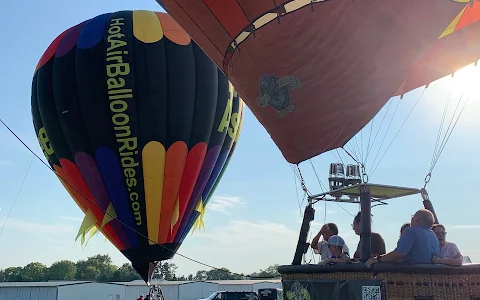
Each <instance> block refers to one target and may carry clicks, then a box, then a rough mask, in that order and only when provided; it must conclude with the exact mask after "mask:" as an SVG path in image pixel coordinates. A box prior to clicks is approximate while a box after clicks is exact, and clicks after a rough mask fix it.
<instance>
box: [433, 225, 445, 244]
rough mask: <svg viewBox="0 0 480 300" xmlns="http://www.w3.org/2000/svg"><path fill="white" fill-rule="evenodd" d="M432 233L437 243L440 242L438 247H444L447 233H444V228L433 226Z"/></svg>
mask: <svg viewBox="0 0 480 300" xmlns="http://www.w3.org/2000/svg"><path fill="white" fill-rule="evenodd" d="M432 231H433V233H435V235H436V236H437V239H438V241H439V242H440V246H443V245H445V242H446V237H447V232H446V231H445V226H443V225H442V224H435V225H433V227H432Z"/></svg>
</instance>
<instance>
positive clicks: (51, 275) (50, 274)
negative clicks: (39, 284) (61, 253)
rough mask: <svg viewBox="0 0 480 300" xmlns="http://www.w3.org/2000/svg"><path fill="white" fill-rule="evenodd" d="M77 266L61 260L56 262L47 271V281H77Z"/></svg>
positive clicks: (71, 262)
mask: <svg viewBox="0 0 480 300" xmlns="http://www.w3.org/2000/svg"><path fill="white" fill-rule="evenodd" d="M76 276H77V266H76V265H75V263H74V262H73V261H69V260H61V261H56V262H54V263H53V264H52V265H51V266H50V268H48V270H47V274H46V280H75V279H76Z"/></svg>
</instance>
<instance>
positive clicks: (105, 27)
mask: <svg viewBox="0 0 480 300" xmlns="http://www.w3.org/2000/svg"><path fill="white" fill-rule="evenodd" d="M32 115H33V123H34V127H35V132H36V133H37V137H38V140H39V143H40V145H41V147H42V150H43V152H44V154H45V156H46V158H47V159H48V162H49V163H50V165H51V166H52V168H54V169H55V171H56V173H57V175H58V177H59V179H60V181H61V182H62V183H63V185H64V186H65V188H66V190H67V191H68V192H69V193H70V195H71V196H72V197H73V199H74V200H75V202H76V203H77V204H78V206H79V207H80V208H81V209H82V211H83V212H84V213H85V214H86V219H85V220H88V221H84V223H88V222H90V223H91V224H87V225H85V227H89V226H90V227H91V226H96V227H98V228H99V229H100V230H101V232H102V233H103V234H104V235H105V236H106V237H107V238H108V239H109V240H110V242H112V243H113V244H114V245H115V247H116V248H118V249H119V250H120V251H122V253H123V254H124V255H125V256H126V257H127V258H128V259H129V260H130V261H131V262H132V264H133V266H134V268H135V269H136V270H137V271H138V272H139V273H140V275H141V276H142V277H143V278H144V280H145V281H148V280H149V279H150V276H151V274H152V271H153V269H152V266H154V264H152V262H156V261H161V260H165V259H169V258H171V257H172V256H173V255H174V254H175V251H176V250H177V249H178V247H179V246H180V244H181V242H182V241H183V237H184V236H185V235H186V233H187V232H188V231H189V230H190V229H191V228H192V225H193V224H192V220H193V219H196V218H197V217H198V212H197V211H196V210H195V208H196V207H197V205H198V204H199V203H200V202H202V201H203V200H202V195H205V194H209V193H210V192H211V191H212V188H213V187H214V184H213V183H217V184H218V181H219V175H220V174H222V172H223V171H224V169H225V167H226V166H227V163H226V158H227V157H229V156H231V155H232V153H233V150H234V147H233V145H234V141H236V140H237V138H238V133H239V132H240V126H241V122H242V118H243V102H242V100H241V99H240V98H239V97H238V96H237V94H236V92H235V91H234V90H233V86H232V85H231V84H230V83H229V81H228V80H227V78H226V77H225V75H224V74H223V73H222V72H221V71H220V70H219V69H218V68H217V66H216V65H215V64H214V63H213V62H212V61H211V59H210V58H209V57H208V56H207V55H206V54H205V53H204V52H203V51H202V50H201V49H200V48H199V47H198V46H197V45H196V44H195V43H194V42H193V41H192V40H191V39H190V37H189V36H188V35H187V34H186V33H185V31H183V30H182V28H180V27H179V26H178V25H177V24H176V23H175V22H174V21H173V19H171V18H170V17H169V16H168V15H166V14H164V13H155V12H149V11H133V12H132V11H120V12H115V13H108V14H104V15H100V16H97V17H95V18H92V19H90V20H87V21H85V22H82V23H80V24H78V25H76V26H74V27H72V28H69V29H68V30H66V31H65V32H63V33H62V34H60V35H59V36H58V37H57V38H56V39H55V40H54V41H53V42H52V44H51V45H50V46H49V47H48V49H47V50H46V52H45V53H44V54H43V56H42V58H41V59H40V62H39V64H38V66H37V69H36V71H35V75H34V78H33V83H32ZM202 203H203V202H202ZM83 226H84V224H83V223H82V227H83Z"/></svg>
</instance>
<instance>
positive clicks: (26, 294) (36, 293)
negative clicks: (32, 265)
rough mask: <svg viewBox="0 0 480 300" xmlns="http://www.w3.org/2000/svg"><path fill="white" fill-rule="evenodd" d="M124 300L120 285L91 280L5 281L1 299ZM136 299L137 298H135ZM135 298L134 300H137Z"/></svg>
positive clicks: (2, 285)
mask: <svg viewBox="0 0 480 300" xmlns="http://www.w3.org/2000/svg"><path fill="white" fill-rule="evenodd" d="M80 299H81V300H96V299H98V300H124V299H125V290H124V289H122V287H120V286H115V285H111V284H106V283H97V282H91V281H49V282H3V283H0V300H80ZM135 299H136V298H135ZM135 299H133V300H135Z"/></svg>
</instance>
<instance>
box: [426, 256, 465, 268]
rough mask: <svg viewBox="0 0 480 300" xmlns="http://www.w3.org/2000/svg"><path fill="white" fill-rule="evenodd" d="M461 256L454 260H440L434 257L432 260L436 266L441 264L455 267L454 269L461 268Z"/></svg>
mask: <svg viewBox="0 0 480 300" xmlns="http://www.w3.org/2000/svg"><path fill="white" fill-rule="evenodd" d="M458 256H459V255H457V256H455V257H454V258H438V257H436V256H434V257H433V258H432V262H433V263H434V264H441V265H447V266H454V267H460V266H461V265H462V263H463V261H462V256H461V255H460V257H458Z"/></svg>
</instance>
